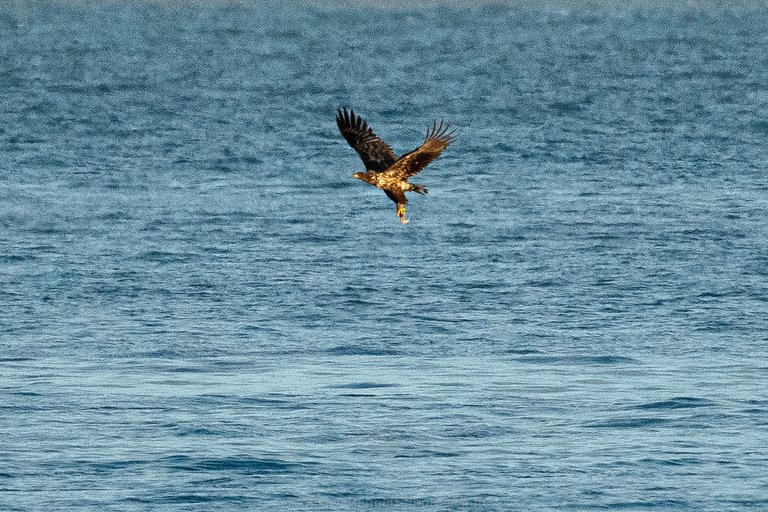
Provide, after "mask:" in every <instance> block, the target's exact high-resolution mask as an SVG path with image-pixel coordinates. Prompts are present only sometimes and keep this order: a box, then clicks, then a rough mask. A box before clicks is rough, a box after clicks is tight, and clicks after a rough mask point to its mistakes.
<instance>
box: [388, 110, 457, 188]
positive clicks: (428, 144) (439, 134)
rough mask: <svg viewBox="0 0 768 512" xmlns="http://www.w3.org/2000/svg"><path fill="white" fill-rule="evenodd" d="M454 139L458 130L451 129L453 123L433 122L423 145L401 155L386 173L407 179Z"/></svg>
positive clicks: (419, 170)
mask: <svg viewBox="0 0 768 512" xmlns="http://www.w3.org/2000/svg"><path fill="white" fill-rule="evenodd" d="M454 140H456V132H455V131H452V130H451V125H450V124H449V123H446V122H444V121H440V124H439V125H438V124H437V121H435V122H434V123H432V128H431V129H429V130H427V136H426V138H425V139H424V142H423V143H422V144H421V146H419V147H418V148H416V149H414V150H413V151H411V152H410V153H406V154H404V155H403V156H401V157H400V158H399V159H398V160H397V161H396V162H395V163H394V164H392V166H391V167H390V168H389V169H388V170H387V172H386V173H385V174H384V175H386V176H387V177H390V176H391V177H392V178H394V179H398V180H407V179H408V178H410V177H411V176H414V175H416V174H418V173H419V172H421V170H422V169H424V168H425V167H426V166H427V165H428V164H429V163H430V162H431V161H432V160H434V159H435V158H437V157H438V156H440V153H442V152H443V150H444V149H445V148H447V147H448V145H449V144H451V143H452V142H453V141H454ZM384 175H383V176H384Z"/></svg>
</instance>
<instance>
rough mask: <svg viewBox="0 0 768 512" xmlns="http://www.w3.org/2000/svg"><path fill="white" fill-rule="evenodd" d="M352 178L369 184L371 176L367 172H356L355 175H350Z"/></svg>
mask: <svg viewBox="0 0 768 512" xmlns="http://www.w3.org/2000/svg"><path fill="white" fill-rule="evenodd" d="M352 177H353V178H357V179H359V180H362V181H364V182H366V183H370V182H371V176H370V174H368V173H367V172H356V173H355V174H353V175H352Z"/></svg>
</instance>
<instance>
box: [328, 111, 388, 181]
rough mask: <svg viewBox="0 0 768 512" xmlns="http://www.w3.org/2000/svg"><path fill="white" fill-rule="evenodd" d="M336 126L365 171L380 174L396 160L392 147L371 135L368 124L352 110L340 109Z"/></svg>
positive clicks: (373, 134) (371, 131)
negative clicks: (355, 153)
mask: <svg viewBox="0 0 768 512" xmlns="http://www.w3.org/2000/svg"><path fill="white" fill-rule="evenodd" d="M336 124H337V125H338V126H339V131H340V132H341V134H342V135H343V136H344V138H345V139H347V142H349V145H350V146H352V148H353V149H354V150H355V151H357V154H358V155H360V158H362V159H363V164H365V169H366V170H368V171H375V172H380V171H383V170H384V169H387V168H388V167H389V166H390V165H392V164H393V163H395V161H396V160H397V157H396V156H395V154H394V153H393V152H392V147H391V146H390V145H389V144H387V143H386V142H384V141H383V140H381V139H380V138H379V137H378V136H377V135H376V134H375V133H373V130H371V129H370V128H369V127H368V123H366V122H365V121H364V120H363V118H362V117H360V116H358V115H356V114H355V111H354V110H349V111H347V109H346V108H343V109H342V108H340V109H339V111H338V113H337V114H336Z"/></svg>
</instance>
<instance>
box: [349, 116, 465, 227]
mask: <svg viewBox="0 0 768 512" xmlns="http://www.w3.org/2000/svg"><path fill="white" fill-rule="evenodd" d="M336 124H337V125H338V126H339V131H341V134H342V135H343V136H344V138H345V139H347V142H349V145H350V146H352V148H353V149H354V150H355V151H357V154H358V155H360V158H362V160H363V164H364V165H365V171H366V172H356V173H355V174H353V175H352V177H353V178H357V179H359V180H362V181H365V182H366V183H370V184H371V185H373V186H374V187H376V188H380V189H382V190H383V191H384V193H385V194H387V197H388V198H390V199H391V200H392V201H394V202H395V204H397V216H398V217H399V218H400V222H402V223H403V224H405V223H407V222H408V220H407V219H406V218H405V205H406V203H408V199H407V198H406V197H405V193H406V192H416V193H418V194H426V193H427V187H425V186H424V185H419V184H416V183H409V182H408V178H410V177H411V176H415V175H416V174H418V173H419V172H420V171H421V170H422V169H424V168H425V167H426V166H427V165H428V164H429V163H430V162H431V161H432V160H434V159H435V158H437V157H438V156H440V153H442V152H443V150H444V149H445V148H447V147H448V145H449V144H450V143H451V142H453V141H454V140H455V139H456V135H455V132H454V131H450V128H451V125H450V124H448V123H445V122H443V121H442V120H441V121H440V124H438V123H437V121H435V122H434V123H432V128H430V129H429V130H427V136H426V138H425V139H424V142H423V143H422V144H421V146H419V147H418V148H416V149H414V150H413V151H411V152H410V153H406V154H404V155H403V156H401V157H400V158H398V157H396V156H395V154H394V153H393V152H392V147H391V146H390V145H389V144H387V143H386V142H384V141H383V140H381V139H380V138H379V137H378V136H377V135H376V134H375V133H373V130H372V129H370V128H369V127H368V123H366V122H365V120H363V118H362V117H360V116H358V115H356V114H355V112H354V111H352V110H349V111H348V110H347V109H346V108H340V109H339V111H338V113H337V114H336Z"/></svg>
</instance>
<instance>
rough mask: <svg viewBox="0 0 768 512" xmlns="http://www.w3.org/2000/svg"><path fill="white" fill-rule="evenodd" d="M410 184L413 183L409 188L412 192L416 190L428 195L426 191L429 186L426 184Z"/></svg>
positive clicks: (418, 192)
mask: <svg viewBox="0 0 768 512" xmlns="http://www.w3.org/2000/svg"><path fill="white" fill-rule="evenodd" d="M410 185H411V188H409V189H408V190H409V191H410V192H416V193H417V194H421V195H426V193H427V192H428V191H427V187H425V186H424V185H419V184H418V183H411V184H410Z"/></svg>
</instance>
